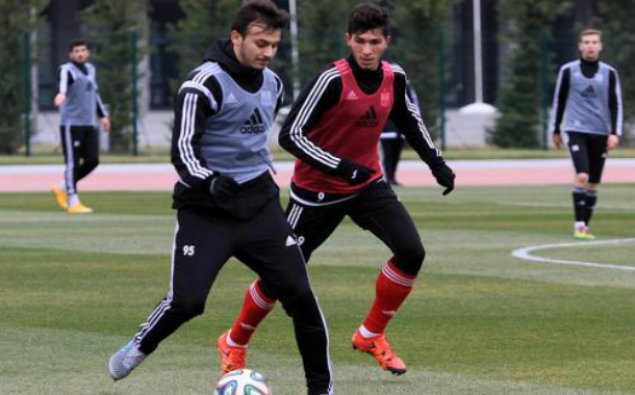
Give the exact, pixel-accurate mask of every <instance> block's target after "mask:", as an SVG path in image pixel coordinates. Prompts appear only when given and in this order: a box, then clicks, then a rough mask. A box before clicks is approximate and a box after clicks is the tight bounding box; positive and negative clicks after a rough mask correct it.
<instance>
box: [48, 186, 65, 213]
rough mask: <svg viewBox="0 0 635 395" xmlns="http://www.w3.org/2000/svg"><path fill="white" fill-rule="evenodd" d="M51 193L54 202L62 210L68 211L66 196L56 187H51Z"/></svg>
mask: <svg viewBox="0 0 635 395" xmlns="http://www.w3.org/2000/svg"><path fill="white" fill-rule="evenodd" d="M51 192H53V194H54V195H55V201H56V202H57V205H58V206H60V207H61V208H62V210H66V209H68V194H67V193H66V191H64V190H63V189H61V188H60V187H58V186H57V185H53V186H51Z"/></svg>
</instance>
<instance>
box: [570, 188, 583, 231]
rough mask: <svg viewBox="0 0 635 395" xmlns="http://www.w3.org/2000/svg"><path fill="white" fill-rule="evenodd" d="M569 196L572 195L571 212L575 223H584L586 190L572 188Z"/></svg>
mask: <svg viewBox="0 0 635 395" xmlns="http://www.w3.org/2000/svg"><path fill="white" fill-rule="evenodd" d="M571 194H572V195H573V211H574V214H575V222H584V223H586V215H587V210H586V199H587V194H586V190H584V189H582V188H578V187H574V188H573V191H572V193H571Z"/></svg>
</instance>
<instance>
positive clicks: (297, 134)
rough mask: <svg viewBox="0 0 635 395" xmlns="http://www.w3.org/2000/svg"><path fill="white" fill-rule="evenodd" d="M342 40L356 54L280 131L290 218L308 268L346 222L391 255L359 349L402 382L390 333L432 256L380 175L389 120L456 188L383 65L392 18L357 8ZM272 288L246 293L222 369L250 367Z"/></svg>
mask: <svg viewBox="0 0 635 395" xmlns="http://www.w3.org/2000/svg"><path fill="white" fill-rule="evenodd" d="M345 38H346V43H347V45H348V47H349V48H350V49H351V52H352V53H351V55H350V56H349V57H347V58H346V59H341V60H338V61H336V62H333V63H332V64H329V65H328V66H327V67H326V68H325V69H324V70H323V71H322V72H320V73H319V74H318V75H317V76H316V77H315V78H314V79H313V80H312V82H311V83H310V84H309V85H308V86H307V87H305V89H304V90H303V92H302V94H301V95H300V97H299V98H298V100H297V101H296V102H295V103H294V105H293V107H292V109H291V112H290V113H289V116H288V117H287V119H286V121H285V123H284V125H283V127H282V129H281V132H280V136H279V142H280V145H281V146H282V147H283V148H285V149H286V150H288V151H289V152H291V153H292V154H293V155H294V156H296V158H297V159H296V161H295V170H294V174H293V179H292V183H291V188H290V201H289V205H288V207H287V220H288V221H289V223H290V224H291V227H292V228H293V230H294V232H295V234H296V236H297V240H298V243H299V244H300V246H301V249H302V252H303V253H304V256H305V258H306V260H307V261H308V260H309V259H310V257H311V253H312V252H313V251H315V249H316V248H318V247H319V246H320V245H321V244H322V243H323V242H324V241H325V240H326V239H327V238H328V237H329V236H330V235H331V234H332V233H333V231H334V230H335V229H336V228H337V226H338V225H339V224H340V223H341V222H342V220H343V219H344V217H345V216H348V217H350V218H351V219H352V220H353V221H354V222H355V223H356V224H357V225H359V226H360V227H361V228H363V229H365V230H368V231H370V232H372V233H373V234H374V235H375V236H377V237H378V238H379V239H380V240H381V241H382V242H384V243H385V244H386V246H388V247H389V248H390V250H391V252H392V256H391V257H390V258H389V259H388V260H387V262H386V263H385V264H384V266H383V267H382V268H381V270H380V272H379V275H378V277H377V281H376V285H375V289H376V295H375V300H374V301H373V302H372V304H371V307H370V310H369V311H368V314H367V316H366V318H365V319H364V321H363V322H362V324H361V325H360V326H359V328H357V329H356V330H355V332H354V334H353V338H352V345H353V347H354V348H355V349H356V350H358V351H361V352H366V353H369V354H371V355H373V356H374V357H375V358H376V359H377V361H378V362H379V365H380V367H381V368H382V369H384V370H387V371H390V372H392V373H394V374H403V373H405V372H406V370H407V368H406V364H405V363H404V362H403V361H402V360H401V358H399V357H398V356H397V354H396V353H395V352H394V351H393V350H392V348H391V347H390V345H389V343H388V341H387V340H386V337H385V330H386V326H387V325H388V323H389V322H390V320H391V319H392V318H393V317H394V316H395V314H396V313H397V311H398V310H399V307H400V306H401V304H402V303H403V302H404V301H405V300H406V298H407V297H408V294H409V293H410V291H411V290H412V286H413V285H414V282H415V279H416V277H417V274H418V273H419V270H420V269H421V267H422V265H423V260H424V257H425V250H424V248H423V245H422V243H421V239H420V237H419V234H418V232H417V228H416V226H415V224H414V222H413V221H412V218H411V217H410V215H409V214H408V212H407V211H406V209H405V207H404V206H403V205H402V204H401V202H400V201H399V199H398V198H397V196H396V195H395V193H394V192H393V190H392V188H391V187H390V185H389V184H388V183H387V182H385V181H384V179H383V177H382V168H381V165H380V161H379V154H378V144H379V138H380V134H381V131H382V129H383V127H384V125H385V124H386V121H388V120H389V119H390V120H392V121H393V122H394V123H395V125H396V126H397V128H398V129H399V130H401V131H403V133H404V135H405V136H406V138H407V140H408V142H409V144H410V145H411V146H412V147H413V148H414V149H415V150H416V152H417V153H418V154H419V156H420V157H421V159H422V160H423V161H424V162H425V163H426V164H427V165H428V166H429V167H430V170H431V171H432V174H433V175H434V177H435V178H436V180H437V182H438V183H439V184H440V185H441V186H443V187H445V190H444V192H443V193H444V194H447V193H449V192H450V191H452V189H453V188H454V178H455V175H454V173H453V171H452V170H451V169H450V168H449V167H448V166H447V165H446V163H445V161H444V159H443V157H442V156H441V153H440V152H439V150H438V149H437V148H436V147H435V146H434V144H433V142H432V138H431V137H430V134H429V133H428V131H427V130H426V127H425V125H424V123H423V121H422V119H421V115H420V113H419V109H418V107H417V106H416V105H415V104H414V103H413V102H412V101H411V99H410V97H409V96H408V95H407V93H406V74H405V73H404V71H403V70H402V69H401V67H399V66H397V65H395V64H389V63H388V62H385V61H382V56H383V54H384V52H385V51H386V49H387V48H388V45H389V44H390V32H389V20H388V15H387V13H386V11H385V10H383V9H382V8H380V7H379V6H376V5H374V4H370V3H362V4H359V5H357V6H356V7H355V8H353V10H352V12H351V14H350V16H349V23H348V30H347V32H346V34H345ZM271 288H272V286H271V285H270V284H268V283H267V282H266V281H262V280H257V281H255V282H254V283H253V284H252V285H251V286H250V287H249V289H248V291H247V293H246V294H245V300H244V304H243V308H242V310H241V312H240V314H239V315H238V317H237V319H236V321H235V323H234V325H233V327H232V328H231V330H229V331H227V332H225V333H223V334H222V335H221V336H220V337H219V339H218V351H219V354H220V357H221V366H220V369H221V371H231V370H234V369H239V368H242V367H243V366H244V363H245V356H246V347H247V344H248V343H249V340H250V337H251V336H252V335H253V333H254V331H255V329H256V327H257V326H258V324H259V323H260V322H261V321H262V319H264V317H265V316H266V315H267V314H268V313H269V311H271V309H272V308H273V306H274V303H275V299H274V298H273V297H272V296H271V295H273V292H272V291H271Z"/></svg>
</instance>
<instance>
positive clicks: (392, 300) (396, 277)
mask: <svg viewBox="0 0 635 395" xmlns="http://www.w3.org/2000/svg"><path fill="white" fill-rule="evenodd" d="M415 277H416V276H414V275H412V274H406V273H404V272H402V271H401V270H399V269H397V266H395V263H394V261H393V260H392V259H391V260H389V261H388V263H386V265H385V266H384V267H383V268H382V269H381V272H379V276H378V277H377V285H376V287H375V301H374V302H373V305H372V306H371V308H370V311H369V312H368V315H367V316H366V319H364V323H363V325H364V327H366V329H368V330H369V331H371V332H373V333H384V331H385V330H386V325H388V322H389V321H390V320H391V319H392V318H393V317H394V316H395V314H396V313H397V310H398V309H399V306H401V304H402V303H403V301H404V300H406V297H408V294H409V293H410V291H411V290H412V285H413V283H414V279H415Z"/></svg>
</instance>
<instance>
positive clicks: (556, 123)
mask: <svg viewBox="0 0 635 395" xmlns="http://www.w3.org/2000/svg"><path fill="white" fill-rule="evenodd" d="M578 50H579V51H580V59H578V60H574V61H572V62H569V63H567V64H565V65H563V66H562V67H561V68H560V72H559V74H558V80H557V82H556V90H555V92H554V97H553V112H552V119H551V130H552V140H553V144H554V145H555V146H556V148H560V147H561V146H562V144H563V139H562V134H561V132H560V131H561V130H564V131H565V132H566V133H567V137H568V141H567V146H568V148H569V153H570V155H571V159H572V160H573V165H574V167H575V172H576V175H575V179H574V182H573V191H572V195H573V207H574V215H575V222H574V230H573V236H574V237H575V238H576V239H593V238H595V237H594V236H593V235H592V234H591V233H590V232H589V222H590V221H591V217H592V215H593V209H594V208H595V204H596V202H597V189H598V184H599V183H600V179H601V177H602V170H603V169H604V162H605V160H606V157H607V155H608V151H609V150H612V149H615V148H617V146H618V144H619V136H621V134H622V117H623V114H622V95H621V90H620V82H619V78H618V75H617V71H616V70H615V69H614V68H613V67H612V66H610V65H608V64H606V63H604V62H602V61H600V52H601V51H602V32H600V31H599V30H594V29H587V30H584V31H582V33H580V36H579V39H578Z"/></svg>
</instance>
